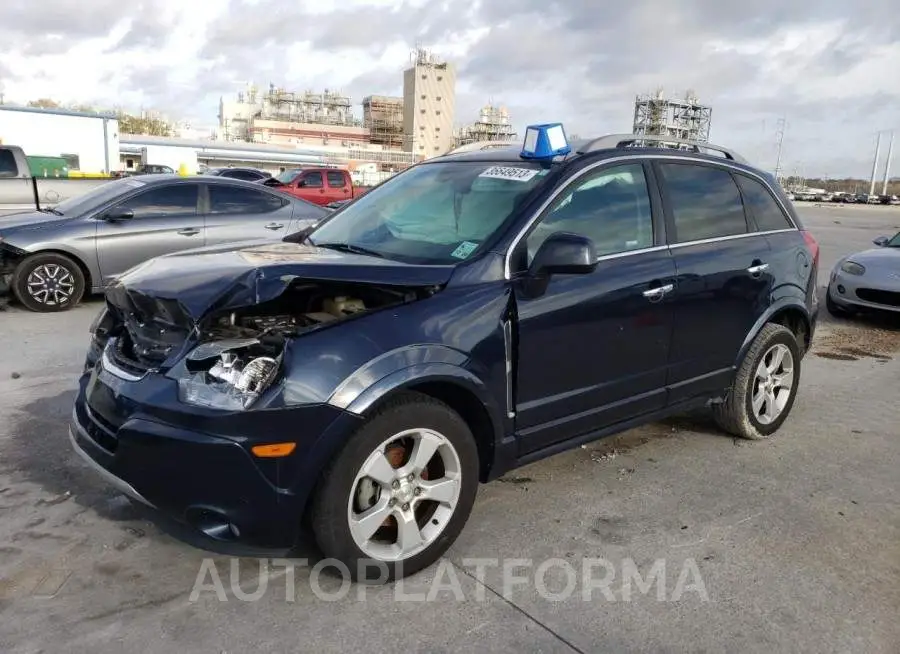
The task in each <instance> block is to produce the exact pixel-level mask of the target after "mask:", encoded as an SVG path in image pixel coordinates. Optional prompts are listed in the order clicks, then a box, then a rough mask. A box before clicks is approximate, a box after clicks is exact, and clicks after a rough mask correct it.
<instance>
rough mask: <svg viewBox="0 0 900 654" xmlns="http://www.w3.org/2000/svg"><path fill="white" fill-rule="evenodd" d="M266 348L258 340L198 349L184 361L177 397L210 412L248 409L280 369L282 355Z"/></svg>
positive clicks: (199, 347)
mask: <svg viewBox="0 0 900 654" xmlns="http://www.w3.org/2000/svg"><path fill="white" fill-rule="evenodd" d="M263 349H264V348H263V347H262V346H260V345H259V342H258V341H257V340H256V339H247V340H243V341H232V342H221V343H205V344H203V345H200V346H198V347H196V348H195V349H194V350H193V351H192V352H191V353H190V354H189V355H188V357H187V361H186V362H185V363H186V367H187V371H188V373H187V376H185V377H182V378H181V379H179V380H178V398H179V399H180V400H181V401H182V402H184V403H186V404H193V405H195V406H202V407H206V408H209V409H222V410H224V411H243V410H245V409H249V408H250V407H251V406H252V405H253V403H254V402H256V401H257V400H258V399H259V397H260V395H262V394H263V393H264V392H265V391H266V390H267V389H268V388H269V387H270V386H271V385H272V382H274V381H275V378H276V377H277V376H278V373H279V371H280V370H281V359H282V356H281V354H280V353H279V354H278V355H277V356H272V353H270V352H266V351H263ZM265 349H268V348H265Z"/></svg>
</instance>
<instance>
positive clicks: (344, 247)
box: [313, 243, 384, 259]
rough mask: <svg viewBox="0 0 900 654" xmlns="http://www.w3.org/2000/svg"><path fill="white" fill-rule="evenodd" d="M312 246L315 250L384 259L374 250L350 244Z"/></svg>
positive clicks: (317, 244) (318, 244)
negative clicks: (323, 249)
mask: <svg viewBox="0 0 900 654" xmlns="http://www.w3.org/2000/svg"><path fill="white" fill-rule="evenodd" d="M313 245H315V246H316V247H317V248H328V249H329V250H338V251H340V252H351V253H353V254H367V255H369V256H370V257H378V258H379V259H384V255H383V254H381V252H376V251H375V250H370V249H368V248H363V247H360V246H358V245H352V244H351V243H313Z"/></svg>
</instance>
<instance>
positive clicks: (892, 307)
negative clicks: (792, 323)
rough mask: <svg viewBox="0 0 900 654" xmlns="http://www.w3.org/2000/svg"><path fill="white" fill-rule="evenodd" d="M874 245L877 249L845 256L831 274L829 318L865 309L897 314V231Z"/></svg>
mask: <svg viewBox="0 0 900 654" xmlns="http://www.w3.org/2000/svg"><path fill="white" fill-rule="evenodd" d="M873 243H875V245H876V246H878V247H875V248H872V249H869V250H864V251H862V252H857V253H855V254H851V255H848V256H846V257H844V258H843V259H841V260H840V261H838V262H837V264H836V265H835V267H834V270H832V271H831V280H830V281H829V283H828V293H827V295H826V297H825V305H826V307H827V308H828V311H829V313H831V314H832V315H835V316H846V315H848V314H852V313H855V312H856V311H857V310H867V309H873V310H880V311H896V312H900V232H898V233H897V234H895V235H894V236H893V238H890V237H887V236H879V237H878V238H876V239H875V240H874V241H873Z"/></svg>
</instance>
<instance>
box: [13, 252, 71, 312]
mask: <svg viewBox="0 0 900 654" xmlns="http://www.w3.org/2000/svg"><path fill="white" fill-rule="evenodd" d="M84 285H85V279H84V273H83V272H81V268H80V267H79V266H78V264H77V263H75V262H74V261H73V260H72V259H70V258H69V257H67V256H65V255H62V254H56V253H51V252H48V253H38V254H33V255H31V256H30V257H28V258H26V259H25V260H24V261H22V262H21V263H20V264H19V265H18V267H17V268H16V271H15V272H14V273H13V281H12V288H13V293H15V295H16V299H18V300H19V302H21V303H22V304H23V305H24V306H25V308H27V309H29V310H31V311H37V312H40V313H50V312H56V311H67V310H69V309H71V308H72V307H74V306H75V305H76V304H78V303H79V302H80V301H81V297H82V296H83V295H84Z"/></svg>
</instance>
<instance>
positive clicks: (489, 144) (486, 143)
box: [447, 141, 516, 154]
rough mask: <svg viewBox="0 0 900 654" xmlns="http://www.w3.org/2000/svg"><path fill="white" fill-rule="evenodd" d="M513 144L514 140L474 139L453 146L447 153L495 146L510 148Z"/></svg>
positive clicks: (491, 148)
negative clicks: (456, 146)
mask: <svg viewBox="0 0 900 654" xmlns="http://www.w3.org/2000/svg"><path fill="white" fill-rule="evenodd" d="M515 145H516V143H515V141H475V142H474V143H466V144H465V145H461V146H459V147H458V148H453V149H452V150H450V151H449V152H448V153H447V154H462V153H463V152H479V151H481V150H493V149H495V148H511V147H514V146H515Z"/></svg>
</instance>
